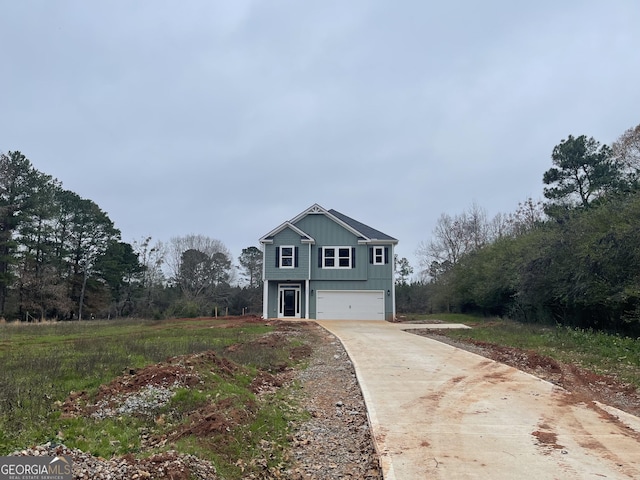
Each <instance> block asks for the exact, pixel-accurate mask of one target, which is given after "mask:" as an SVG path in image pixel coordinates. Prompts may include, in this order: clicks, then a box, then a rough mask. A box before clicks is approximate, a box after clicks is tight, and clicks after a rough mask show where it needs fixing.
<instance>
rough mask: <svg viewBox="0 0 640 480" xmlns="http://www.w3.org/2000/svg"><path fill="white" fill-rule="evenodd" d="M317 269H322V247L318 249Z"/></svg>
mask: <svg viewBox="0 0 640 480" xmlns="http://www.w3.org/2000/svg"><path fill="white" fill-rule="evenodd" d="M318 268H322V247H318Z"/></svg>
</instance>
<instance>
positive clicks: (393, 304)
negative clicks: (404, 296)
mask: <svg viewBox="0 0 640 480" xmlns="http://www.w3.org/2000/svg"><path fill="white" fill-rule="evenodd" d="M393 250H394V248H393V245H391V258H390V259H389V261H390V262H393V263H392V264H391V265H392V268H391V320H394V321H395V319H396V255H395V253H394V251H393Z"/></svg>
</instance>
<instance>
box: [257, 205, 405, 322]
mask: <svg viewBox="0 0 640 480" xmlns="http://www.w3.org/2000/svg"><path fill="white" fill-rule="evenodd" d="M260 243H261V245H262V251H263V255H264V257H263V259H264V262H263V274H262V277H263V279H264V300H263V316H264V318H286V317H288V318H307V319H318V320H321V319H324V320H329V319H331V320H334V319H335V320H350V319H353V320H393V319H394V318H395V286H394V285H395V283H394V279H393V274H394V268H393V258H394V255H393V249H394V246H395V245H396V244H397V243H398V240H396V239H395V238H393V237H390V236H389V235H386V234H384V233H382V232H380V231H378V230H376V229H374V228H371V227H369V226H368V225H365V224H363V223H360V222H358V221H356V220H354V219H352V218H350V217H347V216H346V215H344V214H342V213H340V212H337V211H335V210H325V209H324V208H322V207H321V206H320V205H318V204H315V205H313V206H311V207H309V208H308V209H307V210H305V211H303V212H302V213H300V214H299V215H297V216H296V217H294V218H292V219H291V220H289V221H287V222H284V223H283V224H281V225H280V226H278V227H277V228H275V229H274V230H272V231H270V232H269V233H267V234H266V235H265V236H263V237H262V238H261V239H260Z"/></svg>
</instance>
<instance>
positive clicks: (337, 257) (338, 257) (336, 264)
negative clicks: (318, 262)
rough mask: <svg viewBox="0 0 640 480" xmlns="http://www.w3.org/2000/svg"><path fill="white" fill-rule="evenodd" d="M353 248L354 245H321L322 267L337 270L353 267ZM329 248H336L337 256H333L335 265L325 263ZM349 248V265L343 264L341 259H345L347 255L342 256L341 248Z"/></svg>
mask: <svg viewBox="0 0 640 480" xmlns="http://www.w3.org/2000/svg"><path fill="white" fill-rule="evenodd" d="M353 248H354V247H352V246H346V245H342V246H334V245H327V246H326V247H320V251H321V252H322V267H321V268H322V269H323V270H332V269H336V270H348V269H350V268H352V265H353ZM327 249H332V250H335V252H334V253H335V254H336V255H335V256H334V257H333V262H334V264H333V267H328V266H326V264H325V259H326V256H325V253H324V252H325V250H327ZM341 249H342V250H347V251H348V252H349V265H348V266H341V265H340V259H343V260H344V259H345V258H347V257H341V256H340V250H341Z"/></svg>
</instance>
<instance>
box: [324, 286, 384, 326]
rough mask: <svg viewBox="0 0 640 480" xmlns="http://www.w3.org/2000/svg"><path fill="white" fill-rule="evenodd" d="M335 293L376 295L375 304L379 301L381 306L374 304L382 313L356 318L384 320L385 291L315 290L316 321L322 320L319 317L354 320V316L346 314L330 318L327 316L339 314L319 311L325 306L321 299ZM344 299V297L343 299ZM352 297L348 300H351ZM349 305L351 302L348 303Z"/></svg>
mask: <svg viewBox="0 0 640 480" xmlns="http://www.w3.org/2000/svg"><path fill="white" fill-rule="evenodd" d="M335 293H339V294H341V295H345V296H346V295H353V294H356V295H357V294H365V293H366V294H368V295H376V297H375V300H376V302H378V301H381V302H382V304H381V305H380V304H376V306H379V307H381V308H382V311H377V312H376V313H375V314H372V316H371V317H372V318H358V320H381V321H384V320H385V319H386V305H387V292H386V291H385V290H348V289H346V290H336V289H331V290H316V292H315V295H316V312H315V313H316V317H315V318H316V319H322V318H320V317H324V318H325V319H332V320H348V319H352V318H353V319H355V318H356V317H355V316H350V315H349V314H348V313H345V314H344V316H342V318H330V317H329V315H335V314H336V313H338V315H340V314H339V312H336V311H334V312H326V311H324V310H323V311H319V308H324V307H325V305H323V302H322V301H321V300H322V299H323V297H324V296H327V295H329V296H330V295H331V294H335ZM343 298H344V297H343ZM352 299H353V297H352V298H351V299H350V300H352ZM349 303H351V302H349ZM331 305H333V306H334V307H335V303H333V302H331ZM349 310H351V304H350V305H349ZM345 312H347V310H346V309H345ZM373 317H377V318H373Z"/></svg>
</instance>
